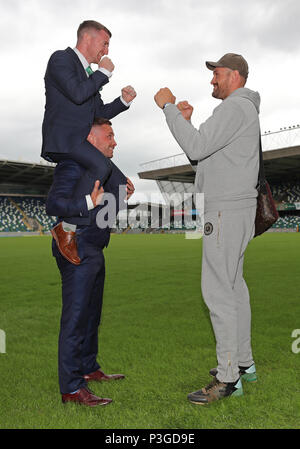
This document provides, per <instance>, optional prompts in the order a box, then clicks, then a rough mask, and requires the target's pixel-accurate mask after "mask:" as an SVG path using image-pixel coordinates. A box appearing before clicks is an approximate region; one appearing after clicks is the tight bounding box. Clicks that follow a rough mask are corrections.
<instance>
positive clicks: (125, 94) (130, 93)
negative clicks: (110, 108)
mask: <svg viewBox="0 0 300 449" xmlns="http://www.w3.org/2000/svg"><path fill="white" fill-rule="evenodd" d="M121 92H122V98H123V100H124V101H126V103H130V101H132V100H133V99H134V98H135V97H136V91H135V90H134V88H133V87H132V86H126V87H123V89H122V90H121Z"/></svg>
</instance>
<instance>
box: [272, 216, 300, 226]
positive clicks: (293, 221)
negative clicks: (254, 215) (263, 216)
mask: <svg viewBox="0 0 300 449" xmlns="http://www.w3.org/2000/svg"><path fill="white" fill-rule="evenodd" d="M297 226H299V228H300V216H299V215H284V216H281V217H279V219H278V220H277V221H276V223H275V224H274V225H273V226H272V227H273V228H275V229H292V228H297Z"/></svg>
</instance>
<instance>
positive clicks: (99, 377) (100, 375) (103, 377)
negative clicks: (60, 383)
mask: <svg viewBox="0 0 300 449" xmlns="http://www.w3.org/2000/svg"><path fill="white" fill-rule="evenodd" d="M83 377H84V379H85V380H86V381H90V380H95V381H97V382H102V381H109V380H119V379H124V378H125V376H124V374H104V372H103V371H101V370H100V369H98V370H97V371H94V372H93V373H90V374H85V375H84V376H83Z"/></svg>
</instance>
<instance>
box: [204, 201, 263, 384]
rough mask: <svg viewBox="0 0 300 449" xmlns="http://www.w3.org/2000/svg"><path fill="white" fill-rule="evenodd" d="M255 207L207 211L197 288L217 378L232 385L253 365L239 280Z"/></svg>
mask: <svg viewBox="0 0 300 449" xmlns="http://www.w3.org/2000/svg"><path fill="white" fill-rule="evenodd" d="M255 214H256V207H248V208H245V209H236V210H223V211H217V212H207V213H206V214H205V226H204V236H203V253H202V277H201V287H202V295H203V298H204V301H205V303H206V305H207V307H208V309H209V312H210V317H211V322H212V326H213V329H214V333H215V338H216V352H217V360H218V368H217V369H218V374H217V378H218V380H219V381H221V382H235V381H236V380H237V379H238V377H239V368H238V366H239V365H240V366H245V367H246V366H249V365H251V364H252V363H253V357H252V350H251V310H250V298H249V292H248V288H247V285H246V282H245V280H244V278H243V264H244V252H245V250H246V248H247V245H248V243H249V241H250V240H251V239H252V238H253V236H254V221H255Z"/></svg>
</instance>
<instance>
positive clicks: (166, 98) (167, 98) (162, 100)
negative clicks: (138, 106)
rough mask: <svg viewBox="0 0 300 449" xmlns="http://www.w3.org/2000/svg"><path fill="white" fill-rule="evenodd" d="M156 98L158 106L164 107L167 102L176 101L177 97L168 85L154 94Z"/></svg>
mask: <svg viewBox="0 0 300 449" xmlns="http://www.w3.org/2000/svg"><path fill="white" fill-rule="evenodd" d="M154 100H155V102H156V104H157V106H159V107H160V108H161V109H162V108H163V107H164V105H165V104H166V103H175V100H176V97H174V95H173V94H172V92H171V91H170V89H169V88H168V87H163V88H162V89H159V91H158V92H157V94H156V95H155V96H154Z"/></svg>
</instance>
